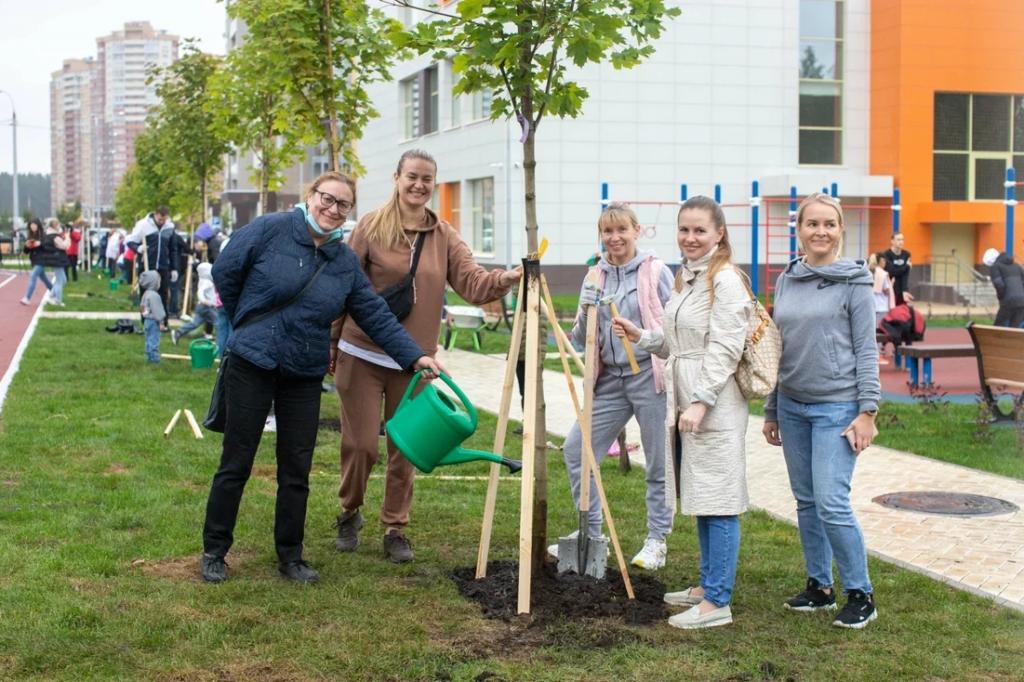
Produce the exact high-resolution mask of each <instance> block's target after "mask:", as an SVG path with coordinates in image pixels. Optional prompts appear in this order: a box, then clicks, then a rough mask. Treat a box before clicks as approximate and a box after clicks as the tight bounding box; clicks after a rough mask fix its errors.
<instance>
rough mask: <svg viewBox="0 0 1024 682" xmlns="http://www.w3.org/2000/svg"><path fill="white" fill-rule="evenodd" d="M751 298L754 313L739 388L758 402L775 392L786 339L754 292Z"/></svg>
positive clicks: (738, 368)
mask: <svg viewBox="0 0 1024 682" xmlns="http://www.w3.org/2000/svg"><path fill="white" fill-rule="evenodd" d="M747 290H748V291H750V288H749V287H748V288H747ZM750 298H751V300H752V301H753V302H754V309H753V311H751V315H750V319H749V320H748V321H747V340H746V341H745V342H744V344H743V355H742V356H741V357H740V362H739V364H738V365H737V366H736V384H737V385H738V386H739V388H740V393H742V394H743V397H744V398H746V399H747V400H756V399H760V398H767V397H768V394H770V393H771V392H772V391H773V390H775V384H776V382H777V381H778V379H779V359H780V358H781V357H782V335H781V334H779V328H778V327H776V326H775V322H774V321H773V320H772V318H771V316H770V315H769V314H768V311H767V310H765V309H764V306H763V305H761V302H760V301H759V300H757V297H756V296H754V293H753V292H752V291H751V292H750Z"/></svg>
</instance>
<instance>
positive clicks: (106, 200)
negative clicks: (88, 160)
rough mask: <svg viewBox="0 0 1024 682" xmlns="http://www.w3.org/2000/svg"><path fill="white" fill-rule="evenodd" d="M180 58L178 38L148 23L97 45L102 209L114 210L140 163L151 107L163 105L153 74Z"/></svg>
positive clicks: (130, 24)
mask: <svg viewBox="0 0 1024 682" xmlns="http://www.w3.org/2000/svg"><path fill="white" fill-rule="evenodd" d="M177 58H178V37H177V36H174V35H170V34H168V33H167V32H166V31H158V30H155V29H154V28H153V27H152V26H151V25H150V23H149V22H148V21H131V22H127V23H125V25H124V28H123V29H121V30H118V31H114V32H112V33H111V34H110V35H108V36H104V37H101V38H97V39H96V80H95V85H94V88H93V103H94V107H95V111H96V113H97V116H96V121H95V127H94V131H93V133H94V135H95V136H96V139H97V141H98V144H99V148H100V156H99V158H98V160H97V164H96V165H97V170H98V174H99V178H98V183H99V191H98V198H99V203H100V206H102V207H109V206H111V205H112V204H113V202H114V191H115V190H116V189H117V186H118V184H120V182H121V178H122V177H124V174H125V171H127V170H128V168H129V166H131V164H132V162H133V161H134V160H135V138H136V136H137V135H138V134H139V133H140V132H142V129H143V127H144V126H145V121H146V114H147V113H148V112H149V109H150V107H152V106H155V105H156V104H157V103H158V101H159V100H158V99H157V96H156V86H155V85H154V84H149V83H147V79H148V76H149V69H150V68H151V67H154V66H155V67H165V66H168V65H170V64H171V63H172V62H174V61H175V60H176V59H177Z"/></svg>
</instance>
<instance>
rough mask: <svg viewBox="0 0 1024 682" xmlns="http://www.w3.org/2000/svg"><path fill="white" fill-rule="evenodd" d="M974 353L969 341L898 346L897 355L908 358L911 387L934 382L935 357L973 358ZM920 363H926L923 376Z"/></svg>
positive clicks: (928, 384)
mask: <svg viewBox="0 0 1024 682" xmlns="http://www.w3.org/2000/svg"><path fill="white" fill-rule="evenodd" d="M974 354H975V351H974V346H973V345H972V344H969V343H967V344H943V345H939V344H931V345H920V346H899V347H897V348H896V357H901V356H902V357H904V358H906V360H907V369H909V370H910V387H911V388H917V387H918V386H920V385H921V384H922V383H923V384H924V385H925V386H930V385H931V384H932V359H933V358H972V357H974ZM922 361H923V362H922ZM919 364H923V365H924V367H923V369H924V372H923V375H924V376H923V377H922V376H921V373H920V372H919V367H918V366H919ZM922 378H923V379H924V381H923V382H922V381H921V379H922Z"/></svg>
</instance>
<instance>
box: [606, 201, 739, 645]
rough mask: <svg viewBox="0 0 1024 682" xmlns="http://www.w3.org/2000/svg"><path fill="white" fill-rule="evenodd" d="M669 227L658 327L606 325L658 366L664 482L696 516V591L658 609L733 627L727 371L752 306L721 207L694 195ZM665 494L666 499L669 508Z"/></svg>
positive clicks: (677, 619)
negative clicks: (669, 275)
mask: <svg viewBox="0 0 1024 682" xmlns="http://www.w3.org/2000/svg"><path fill="white" fill-rule="evenodd" d="M678 226H679V231H678V233H677V240H678V243H679V249H680V251H681V252H682V256H683V262H682V265H681V266H680V268H679V272H678V274H677V276H676V287H675V288H676V291H675V293H674V294H673V296H672V297H671V298H670V299H669V301H668V303H667V304H666V305H665V317H664V327H663V328H662V329H660V330H654V329H650V330H640V329H639V328H637V327H636V326H635V325H634V324H632V323H631V322H630V321H629V320H626V319H623V318H616V319H615V326H616V333H617V334H619V335H620V336H627V337H629V338H630V339H631V340H632V341H634V342H636V343H639V345H640V347H641V348H644V349H645V350H648V351H650V352H651V353H655V354H657V355H659V356H660V357H664V358H666V359H667V364H666V367H665V370H666V371H665V379H666V395H667V401H668V405H667V415H668V418H667V421H666V427H667V428H666V439H667V441H668V443H667V446H666V448H665V452H666V458H667V459H669V460H670V461H669V464H668V466H671V465H672V462H671V459H672V453H673V452H674V448H673V447H672V439H673V438H674V437H675V434H676V430H677V429H678V432H679V435H680V438H681V441H682V458H681V463H680V471H679V472H676V474H677V476H678V478H677V476H666V477H665V480H666V483H667V485H668V486H672V488H674V486H675V481H676V480H679V482H680V500H681V509H680V510H681V513H683V514H690V515H693V516H696V517H697V534H698V537H699V540H700V585H699V586H694V587H691V588H689V589H686V590H683V591H682V592H670V593H668V594H666V595H665V601H666V602H668V603H669V604H674V605H690V606H692V608H690V609H689V610H687V611H685V612H683V613H680V614H677V615H675V616H672V617H671V618H669V624H670V625H673V626H675V627H679V628H683V629H694V628H706V627H715V626H718V625H727V624H729V623H731V622H732V610H731V609H730V607H729V604H730V602H731V600H732V590H733V585H734V583H735V581H736V563H737V560H738V558H739V546H740V544H739V543H740V522H739V515H740V514H741V513H743V512H744V511H746V509H747V505H748V497H747V480H746V454H745V445H744V443H745V434H746V430H747V414H748V412H747V402H746V400H745V399H744V397H743V395H742V394H741V393H740V389H739V387H738V386H737V384H736V380H735V373H736V365H737V364H738V363H739V360H740V356H741V355H742V353H743V344H744V342H745V340H746V335H747V318H748V316H749V315H750V311H751V310H752V308H753V304H752V301H751V295H750V292H749V288H748V287H747V284H746V282H745V275H744V274H743V273H741V272H740V271H739V270H738V269H736V267H735V266H733V264H732V248H731V247H730V245H729V233H728V231H727V230H726V226H725V215H724V213H723V212H722V208H721V207H720V206H719V205H718V204H717V203H715V202H714V201H713V200H711V199H709V198H708V197H703V196H697V197H693V198H691V199H689V200H687V201H686V202H685V203H684V204H683V205H682V207H681V208H680V209H679V218H678ZM666 470H667V471H672V469H671V468H667V469H666ZM672 488H670V490H669V495H668V496H667V497H669V499H673V500H674V499H675V497H676V495H675V490H674V489H672Z"/></svg>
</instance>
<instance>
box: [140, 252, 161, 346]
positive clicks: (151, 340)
mask: <svg viewBox="0 0 1024 682" xmlns="http://www.w3.org/2000/svg"><path fill="white" fill-rule="evenodd" d="M139 289H141V290H142V298H141V299H140V301H139V312H140V313H141V314H142V325H143V328H144V329H145V333H146V361H147V362H149V363H150V364H152V365H156V364H159V363H160V321H161V320H163V319H164V317H165V316H166V313H165V312H164V303H163V301H161V300H160V294H159V293H157V291H158V290H159V289H160V275H159V274H158V273H157V272H156V271H155V270H146V271H145V272H143V273H142V274H141V275H140V276H139Z"/></svg>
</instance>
